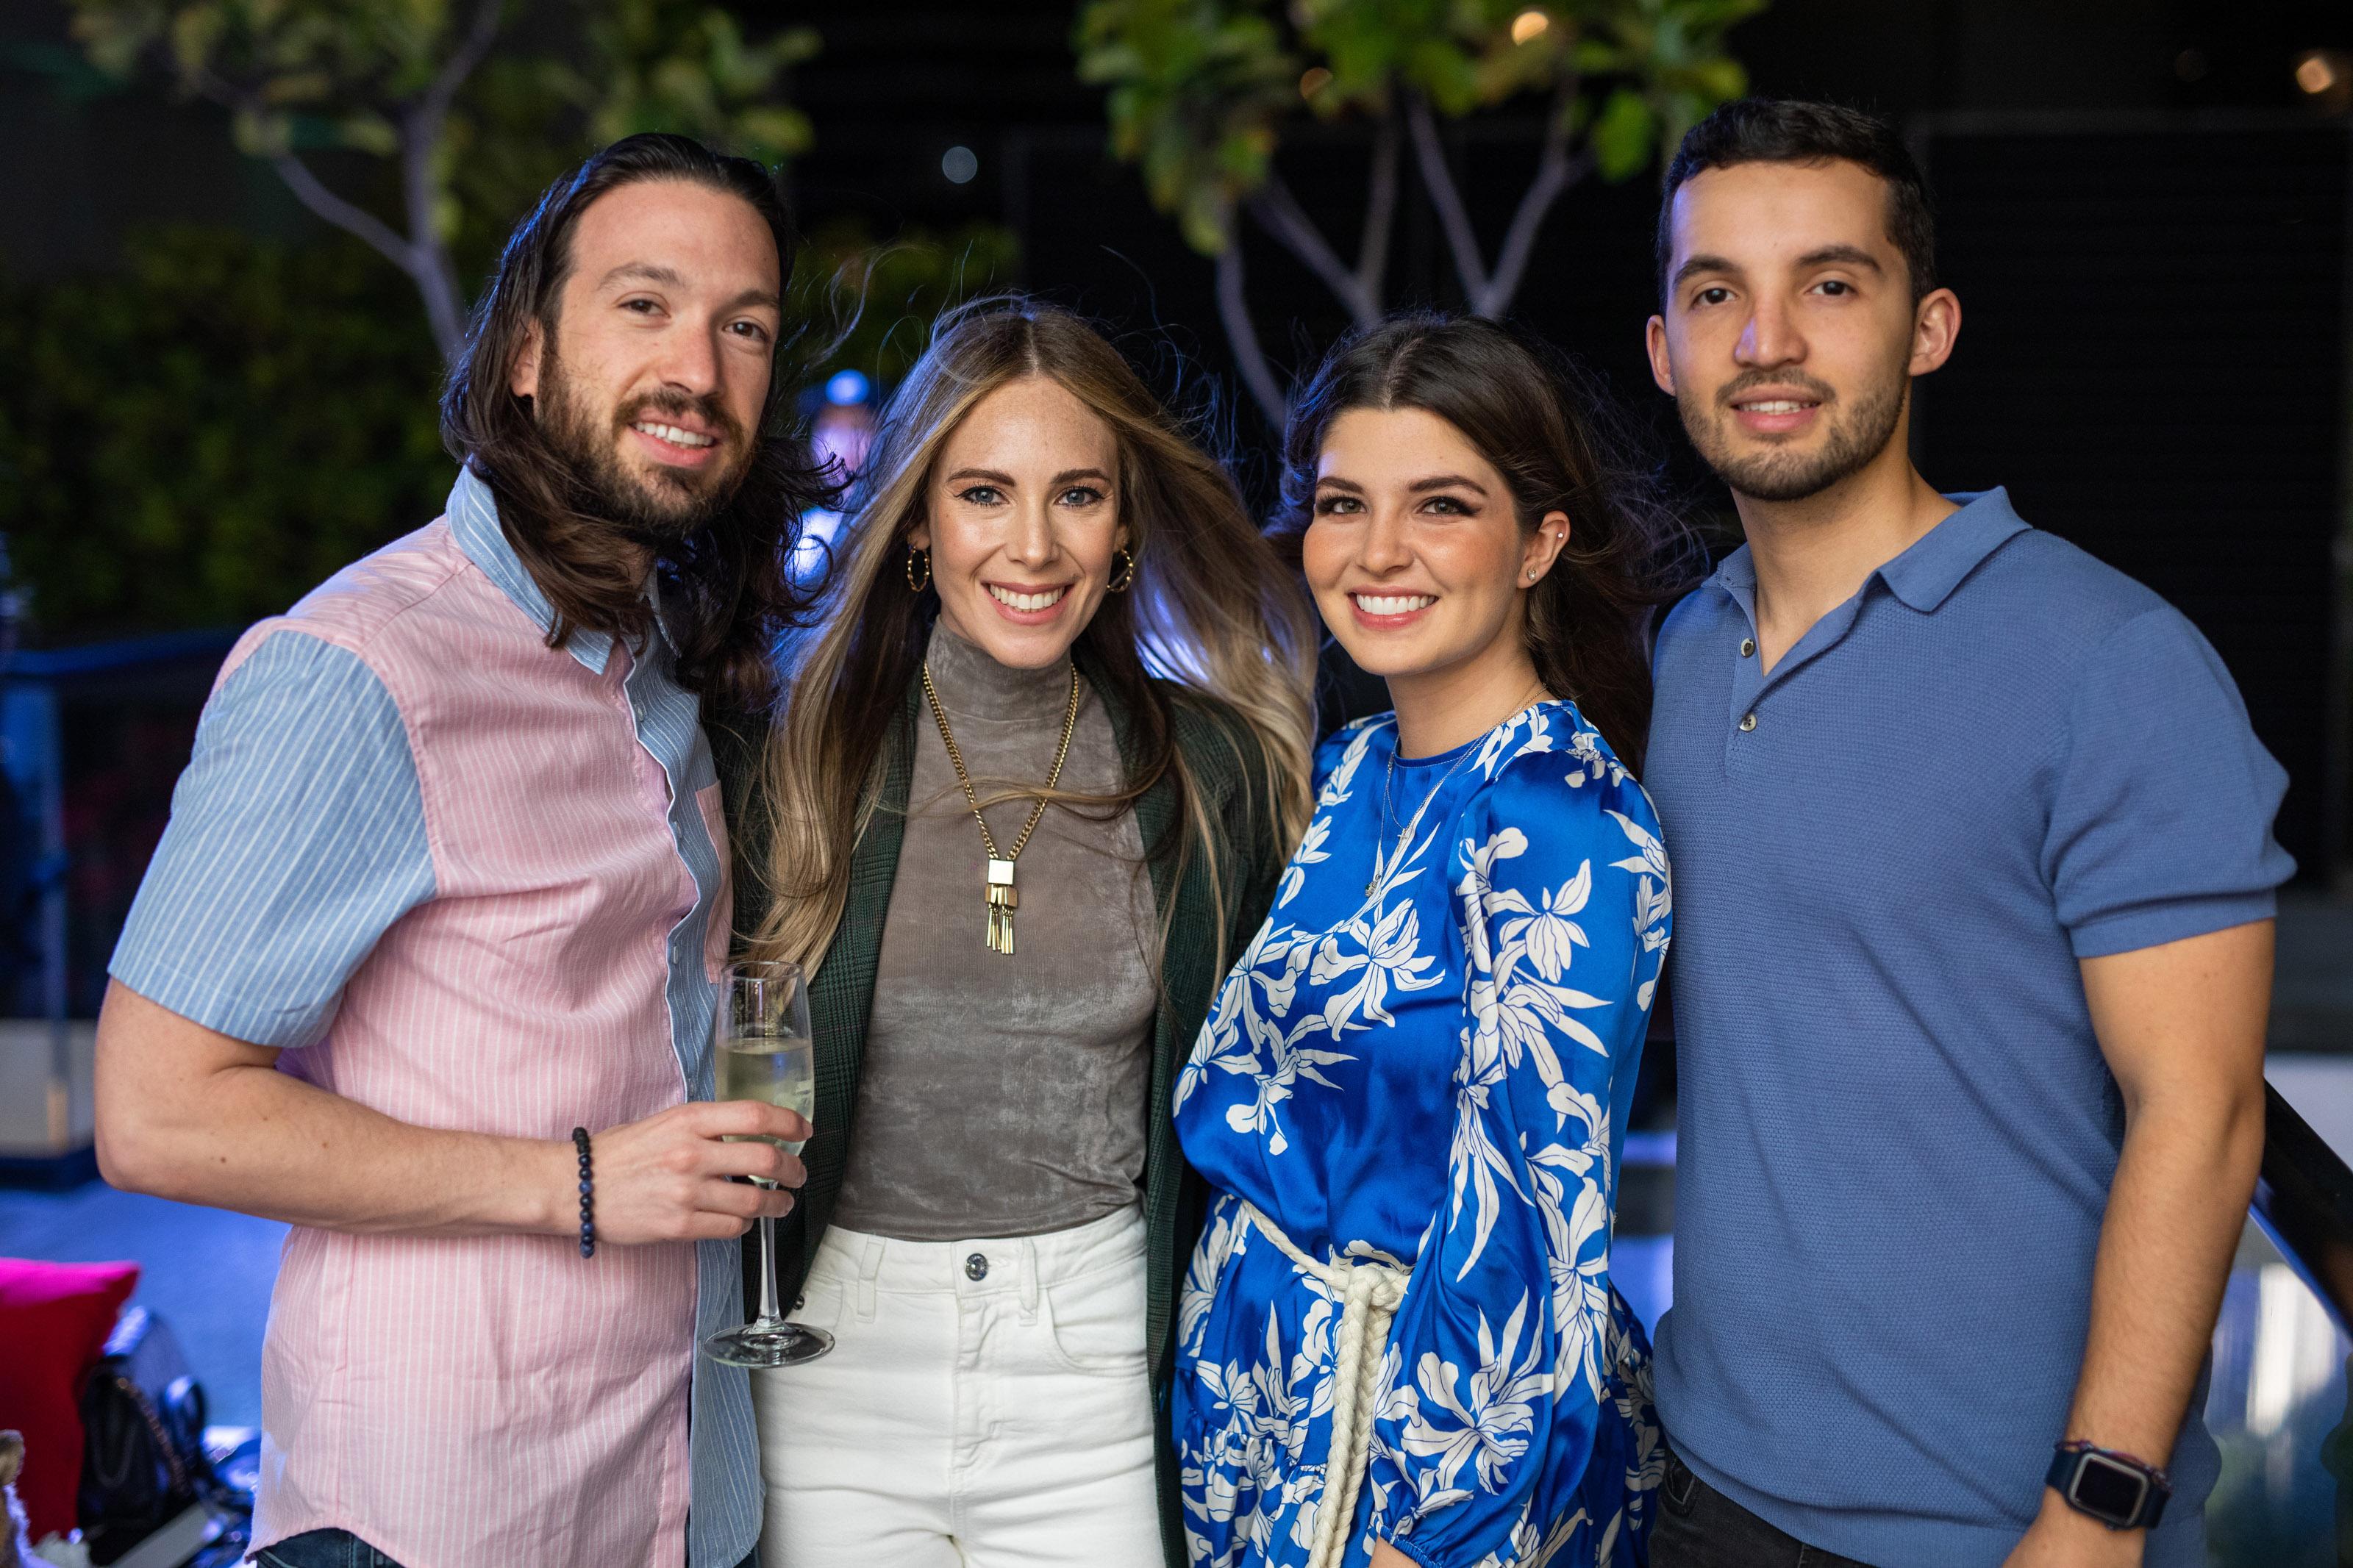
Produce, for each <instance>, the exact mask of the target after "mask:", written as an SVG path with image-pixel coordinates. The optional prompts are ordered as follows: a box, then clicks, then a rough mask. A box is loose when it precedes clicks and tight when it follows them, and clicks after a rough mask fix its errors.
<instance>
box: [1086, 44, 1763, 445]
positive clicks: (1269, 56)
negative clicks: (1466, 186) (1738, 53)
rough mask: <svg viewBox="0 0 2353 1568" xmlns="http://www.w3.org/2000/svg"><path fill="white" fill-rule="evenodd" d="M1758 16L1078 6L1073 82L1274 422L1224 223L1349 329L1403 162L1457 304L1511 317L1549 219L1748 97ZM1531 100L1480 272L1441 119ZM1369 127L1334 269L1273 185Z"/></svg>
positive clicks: (1367, 308)
mask: <svg viewBox="0 0 2353 1568" xmlns="http://www.w3.org/2000/svg"><path fill="white" fill-rule="evenodd" d="M1766 3H1767V0H1546V3H1545V4H1540V5H1530V4H1528V3H1527V0H1290V4H1288V5H1282V6H1277V5H1274V4H1273V3H1272V0H1088V3H1087V4H1086V5H1083V6H1082V9H1081V11H1080V14H1079V21H1078V27H1077V34H1076V43H1077V47H1078V50H1079V72H1080V75H1081V77H1082V78H1083V79H1085V80H1087V81H1090V82H1093V83H1097V84H1100V85H1102V86H1103V87H1105V88H1106V89H1109V90H1108V95H1107V101H1106V111H1107V113H1108V115H1109V117H1110V121H1111V133H1112V147H1113V152H1114V153H1117V154H1118V156H1120V157H1121V158H1123V159H1124V160H1126V161H1128V162H1130V163H1134V164H1136V165H1137V166H1138V168H1139V169H1140V170H1141V171H1142V173H1143V175H1144V180H1145V185H1146V188H1147V189H1148V190H1149V191H1150V193H1151V195H1152V199H1153V201H1154V203H1155V205H1158V206H1159V207H1160V208H1161V210H1163V211H1164V212H1166V213H1168V214H1170V215H1171V216H1174V217H1175V218H1176V221H1177V223H1178V225H1179V226H1180V227H1181V228H1182V229H1183V231H1184V235H1185V237H1186V239H1187V242H1188V243H1190V244H1191V245H1192V247H1194V248H1195V249H1196V250H1198V251H1200V252H1201V253H1202V254H1203V255H1206V256H1209V257H1212V258H1215V259H1216V261H1217V268H1218V279H1217V281H1218V306H1219V316H1220V318H1221V320H1222V321H1223V323H1224V326H1225V329H1226V334H1227V337H1228V339H1229V341H1230V342H1231V343H1232V346H1233V350H1234V355H1235V359H1236V361H1237V363H1239V365H1240V370H1241V374H1242V377H1243V380H1244V381H1245V382H1246V383H1247V384H1248V385H1249V387H1250V393H1251V395H1252V396H1253V397H1255V398H1256V400H1257V401H1258V404H1259V405H1260V406H1261V408H1262V409H1264V410H1265V412H1266V415H1267V416H1268V417H1269V418H1270V419H1271V420H1273V421H1275V422H1276V423H1277V424H1278V425H1279V424H1281V422H1282V416H1283V411H1284V406H1285V399H1284V396H1283V393H1282V386H1281V384H1280V382H1279V381H1278V379H1277V377H1276V374H1275V371H1274V367H1273V366H1272V364H1271V363H1270V362H1269V360H1268V358H1267V355H1266V353H1265V351H1264V350H1263V348H1262V347H1261V344H1260V342H1259V338H1258V332H1257V328H1256V326H1255V325H1254V324H1253V322H1252V321H1251V317H1250V305H1249V300H1248V293H1247V289H1246V288H1245V284H1244V279H1243V272H1242V254H1241V247H1240V235H1239V233H1238V232H1237V226H1238V223H1239V220H1240V216H1241V215H1242V214H1245V213H1247V214H1248V215H1249V216H1250V219H1251V220H1252V221H1253V222H1254V223H1256V224H1257V225H1258V226H1260V227H1261V229H1262V230H1264V231H1265V232H1266V233H1267V234H1268V235H1269V236H1271V237H1272V238H1273V239H1275V240H1276V241H1277V242H1279V243H1280V244H1281V245H1282V247H1284V248H1285V249H1287V250H1289V251H1290V252H1291V253H1292V254H1293V256H1296V257H1297V258H1299V259H1300V260H1301V261H1302V262H1303V263H1304V264H1305V265H1306V266H1307V267H1308V268H1309V269H1310V270H1312V271H1313V272H1314V274H1315V275H1316V276H1317V277H1318V278H1319V279H1322V280H1323V282H1324V285H1325V286H1326V287H1327V288H1329V289H1331V291H1332V294H1333V296H1334V298H1335V299H1336V300H1338V301H1339V302H1340V304H1341V305H1342V306H1343V307H1344V308H1345V310H1347V312H1348V315H1349V317H1350V319H1351V320H1352V321H1356V322H1358V323H1360V324H1361V323H1366V322H1370V321H1374V320H1376V319H1377V318H1378V317H1379V315H1380V314H1381V312H1382V310H1383V309H1384V303H1385V300H1386V297H1387V296H1386V294H1385V291H1384V284H1385V281H1386V273H1387V268H1388V258H1389V251H1390V247H1391V239H1392V237H1393V229H1394V227H1395V224H1396V218H1397V208H1398V182H1399V178H1400V164H1401V163H1403V162H1404V161H1405V157H1406V153H1407V150H1408V149H1410V153H1411V158H1412V163H1413V168H1414V170H1415V172H1416V174H1417V175H1418V176H1419V180H1420V182H1421V185H1422V188H1423V189H1424V191H1425V192H1427V194H1428V196H1429V199H1430V207H1431V210H1432V212H1433V214H1434V215H1435V216H1436V218H1437V221H1438V226H1439V228H1440V231H1441V232H1442V233H1443V235H1444V236H1445V239H1446V245H1447V250H1448V254H1449V256H1450V258H1451V260H1452V262H1453V267H1454V272H1455V277H1456V279H1457V281H1458V282H1459V283H1460V285H1461V290H1462V296H1463V299H1464V300H1465V302H1466V303H1467V304H1468V305H1469V307H1470V309H1471V310H1473V311H1475V312H1477V313H1479V314H1481V315H1485V316H1495V315H1501V314H1502V313H1503V312H1504V310H1508V309H1509V308H1510V306H1511V303H1512V300H1513V299H1514V296H1516V295H1517V293H1518V291H1519V288H1520V285H1521V282H1522V281H1523V279H1525V277H1526V274H1527V268H1528V263H1529V261H1530V259H1531V258H1532V257H1533V256H1534V254H1535V242H1536V236H1537V233H1538V231H1539V230H1540V229H1541V228H1542V226H1543V225H1544V221H1545V218H1546V216H1547V215H1548V214H1549V213H1550V212H1551V211H1552V209H1553V207H1554V206H1555V205H1556V204H1557V203H1558V202H1559V200H1560V198H1561V196H1562V195H1563V194H1564V193H1565V192H1567V190H1569V189H1570V188H1571V187H1572V186H1574V185H1575V184H1577V182H1578V181H1580V180H1582V179H1585V178H1586V177H1588V175H1590V174H1597V173H1598V174H1600V175H1601V177H1602V178H1604V179H1608V180H1623V179H1627V178H1629V177H1630V176H1632V175H1633V174H1638V173H1640V172H1641V170H1642V169H1644V168H1645V167H1647V166H1649V165H1650V164H1651V162H1652V160H1653V159H1654V158H1655V157H1656V156H1657V155H1658V153H1659V152H1660V150H1661V149H1662V147H1664V146H1671V145H1672V142H1674V140H1675V139H1677V138H1679V137H1680V136H1681V135H1682V134H1683V132H1684V131H1685V130H1686V129H1688V128H1689V127H1690V126H1691V125H1692V124H1693V123H1694V121H1697V120H1698V119H1700V118H1701V117H1702V116H1704V114H1706V113H1707V111H1708V110H1711V109H1713V108H1715V106H1716V105H1717V104H1719V103H1722V102H1725V101H1726V100H1730V99H1734V98H1737V97H1738V96H1740V94H1741V93H1742V92H1743V91H1744V90H1745V89H1746V75H1745V73H1744V72H1743V71H1742V69H1741V68H1740V65H1739V63H1738V62H1737V61H1736V60H1735V59H1733V58H1731V56H1730V55H1729V54H1727V53H1726V52H1725V32H1726V30H1727V29H1729V28H1730V27H1731V26H1732V25H1733V24H1734V23H1736V22H1738V21H1740V20H1742V19H1743V18H1744V17H1746V16H1753V15H1755V14H1756V13H1757V12H1758V11H1761V10H1763V9H1764V8H1765V5H1766ZM1537 99H1540V100H1542V102H1543V105H1544V108H1543V130H1542V132H1541V141H1540V145H1539V147H1538V150H1537V156H1536V166H1535V174H1534V175H1533V176H1532V177H1531V178H1530V180H1529V182H1528V184H1527V186H1526V188H1525V191H1524V192H1523V193H1522V195H1521V196H1520V199H1519V202H1518V204H1517V205H1516V206H1515V207H1514V211H1513V213H1512V216H1511V220H1510V223H1509V225H1508V226H1507V227H1506V228H1505V230H1504V236H1503V238H1502V241H1501V243H1500V245H1499V246H1498V247H1496V249H1495V251H1494V253H1493V258H1492V259H1491V258H1490V257H1489V255H1488V253H1487V251H1486V250H1485V249H1484V247H1482V244H1481V242H1480V238H1479V234H1478V230H1477V227H1476V226H1474V224H1473V223H1472V217H1471V214H1470V210H1469V208H1468V206H1467V205H1466V204H1465V203H1464V201H1463V198H1462V194H1461V186H1460V184H1458V182H1457V180H1456V178H1455V174H1454V170H1453V167H1452V165H1451V163H1450V162H1449V160H1448V157H1447V150H1446V145H1445V139H1444V136H1443V134H1442V132H1441V131H1440V125H1441V122H1443V121H1460V120H1463V119H1465V118H1468V117H1470V116H1472V115H1474V114H1479V113H1482V112H1486V111H1491V110H1500V109H1504V108H1505V107H1506V106H1511V105H1514V104H1516V103H1518V102H1520V101H1522V100H1537ZM1311 121H1324V122H1334V121H1356V122H1361V123H1366V124H1368V125H1369V127H1370V129H1371V143H1372V146H1371V155H1370V159H1369V162H1368V165H1367V168H1366V177H1365V186H1364V190H1365V196H1364V220H1363V224H1362V226H1361V228H1360V230H1359V232H1358V235H1357V237H1356V255H1355V257H1354V258H1353V259H1349V258H1344V257H1343V256H1342V255H1341V253H1340V251H1339V249H1338V247H1335V245H1334V244H1333V242H1332V241H1331V240H1330V239H1329V238H1328V237H1326V236H1325V235H1324V232H1323V230H1322V229H1321V228H1320V227H1319V226H1317V225H1316V223H1315V222H1314V219H1313V218H1311V217H1310V216H1308V213H1307V211H1306V209H1305V208H1304V207H1303V205H1301V203H1300V201H1299V199H1298V197H1297V196H1296V195H1294V194H1293V192H1292V190H1291V188H1290V186H1289V185H1288V184H1285V182H1284V180H1283V177H1282V172H1281V170H1280V168H1279V167H1278V161H1279V160H1278V154H1279V153H1280V151H1281V148H1282V141H1283V138H1284V136H1285V134H1286V133H1287V132H1290V131H1292V130H1293V129H1295V128H1297V127H1299V126H1301V125H1303V124H1304V123H1308V122H1311Z"/></svg>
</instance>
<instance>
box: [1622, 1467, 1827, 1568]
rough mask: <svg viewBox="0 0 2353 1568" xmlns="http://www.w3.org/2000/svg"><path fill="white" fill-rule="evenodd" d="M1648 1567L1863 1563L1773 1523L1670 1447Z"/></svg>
mask: <svg viewBox="0 0 2353 1568" xmlns="http://www.w3.org/2000/svg"><path fill="white" fill-rule="evenodd" d="M1651 1568H1867V1565H1866V1564H1864V1563H1857V1562H1856V1561H1855V1560H1854V1559H1853V1558H1852V1557H1841V1556H1839V1555H1838V1554H1837V1553H1836V1552H1825V1551H1823V1550H1822V1549H1821V1548H1820V1547H1819V1546H1809V1545H1807V1544H1806V1543H1805V1542H1802V1541H1800V1540H1799V1539H1798V1538H1797V1537H1796V1536H1794V1535H1790V1534H1788V1533H1787V1532H1786V1531H1778V1530H1776V1529H1774V1528H1773V1527H1772V1526H1771V1525H1769V1524H1767V1523H1766V1522H1765V1521H1763V1520H1761V1519H1759V1518H1757V1516H1756V1515H1755V1514H1753V1513H1751V1512H1749V1511H1748V1510H1746V1509H1745V1508H1743V1507H1741V1506H1740V1505H1739V1504H1738V1503H1736V1502H1735V1501H1733V1500H1731V1499H1730V1498H1728V1497H1726V1496H1725V1495H1724V1494H1723V1493H1722V1492H1720V1491H1717V1490H1716V1489H1715V1488H1714V1487H1712V1486H1709V1485H1708V1484H1707V1483H1706V1482H1705V1481H1704V1480H1701V1479H1699V1478H1698V1477H1697V1476H1695V1475H1694V1474H1692V1471H1691V1467H1690V1466H1688V1465H1686V1464H1684V1463H1683V1461H1682V1460H1681V1459H1679V1458H1676V1457H1675V1456H1674V1455H1673V1454H1672V1452H1671V1453H1669V1454H1668V1455H1667V1478H1666V1479H1665V1480H1664V1481H1662V1482H1661V1483H1660V1486H1659V1521H1658V1523H1657V1524H1656V1525H1654V1526H1652V1527H1651Z"/></svg>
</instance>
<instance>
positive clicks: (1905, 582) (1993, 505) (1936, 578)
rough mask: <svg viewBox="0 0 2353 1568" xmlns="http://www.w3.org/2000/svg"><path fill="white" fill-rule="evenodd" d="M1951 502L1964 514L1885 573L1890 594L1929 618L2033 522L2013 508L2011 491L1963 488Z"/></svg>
mask: <svg viewBox="0 0 2353 1568" xmlns="http://www.w3.org/2000/svg"><path fill="white" fill-rule="evenodd" d="M1945 499H1946V500H1952V501H1958V502H1960V505H1961V510H1958V511H1957V512H1955V513H1953V514H1952V515H1951V516H1950V517H1947V519H1945V521H1942V522H1940V523H1938V524H1937V525H1936V527H1934V528H1932V529H1930V530H1929V531H1927V532H1926V533H1924V534H1922V535H1921V536H1920V537H1919V538H1918V539H1916V540H1915V541H1913V543H1912V548H1911V549H1909V550H1906V551H1905V552H1904V553H1903V554H1901V555H1899V556H1897V557H1896V558H1895V559H1894V560H1893V561H1890V562H1888V563H1886V564H1885V565H1883V566H1882V567H1881V568H1880V569H1879V580H1880V581H1881V582H1883V583H1884V584H1887V591H1888V592H1889V593H1891V594H1893V595H1895V596H1896V597H1897V598H1899V599H1901V600H1903V601H1904V602H1905V604H1907V605H1911V606H1912V607H1913V608H1914V609H1915V610H1918V611H1919V612H1920V613H1921V614H1923V615H1926V614H1928V613H1930V612H1931V611H1933V610H1935V609H1936V606H1937V605H1941V604H1943V603H1944V602H1945V600H1946V599H1947V597H1949V596H1950V595H1951V594H1952V592H1953V590H1954V589H1956V588H1957V587H1959V586H1960V585H1961V579H1962V578H1964V577H1966V576H1968V574H1970V573H1972V572H1974V571H1976V570H1977V569H1978V563H1979V562H1981V561H1983V560H1984V559H1985V558H1986V557H1987V556H1989V555H1990V554H1992V553H1993V552H1995V551H1996V550H1997V549H1999V548H2000V546H2001V544H2002V543H2003V542H2005V541H2006V540H2008V539H2010V537H2011V536H2012V535H2014V534H2020V533H2023V532H2025V531H2026V529H2027V523H2026V521H2025V520H2024V519H2022V518H2021V517H2020V516H2019V515H2018V513H2017V512H2015V511H2013V510H2010V491H2009V490H2007V489H1989V490H1978V491H1968V490H1959V491H1956V492H1953V493H1951V494H1948V495H1947V496H1946V498H1945Z"/></svg>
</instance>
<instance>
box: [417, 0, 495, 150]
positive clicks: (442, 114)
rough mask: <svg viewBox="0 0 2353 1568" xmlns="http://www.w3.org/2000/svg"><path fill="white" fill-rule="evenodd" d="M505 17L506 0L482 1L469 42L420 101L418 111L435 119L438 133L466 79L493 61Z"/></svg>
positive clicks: (436, 73) (475, 12)
mask: <svg viewBox="0 0 2353 1568" xmlns="http://www.w3.org/2000/svg"><path fill="white" fill-rule="evenodd" d="M505 14H506V0H482V3H481V4H480V5H479V6H477V7H476V8H475V11H474V26H473V27H472V29H471V30H470V31H469V32H468V33H467V35H466V41H465V42H464V43H462V44H459V46H458V52H457V53H455V54H453V55H451V56H450V57H449V58H448V60H446V61H445V62H443V64H442V67H441V68H440V69H439V70H438V71H437V72H435V73H434V77H433V85H432V86H430V87H428V88H427V89H425V96H424V98H423V99H421V100H418V103H417V107H418V109H419V110H422V111H423V112H425V113H427V114H430V115H431V116H432V117H433V121H434V125H435V129H436V131H437V132H438V129H439V123H440V121H443V120H446V119H448V115H449V106H450V105H451V104H452V103H454V102H456V101H457V100H458V89H459V88H461V87H463V86H465V85H466V79H467V78H469V77H470V76H472V75H473V74H474V72H475V71H476V70H478V69H479V68H480V67H481V63H482V61H483V60H484V59H486V58H489V56H490V52H491V44H493V43H495V42H496V41H497V40H498V36H499V23H500V21H501V19H502V18H503V17H504V16H505Z"/></svg>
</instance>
